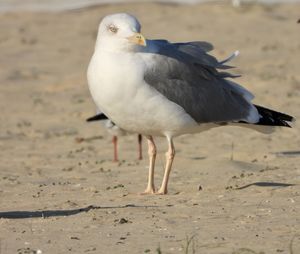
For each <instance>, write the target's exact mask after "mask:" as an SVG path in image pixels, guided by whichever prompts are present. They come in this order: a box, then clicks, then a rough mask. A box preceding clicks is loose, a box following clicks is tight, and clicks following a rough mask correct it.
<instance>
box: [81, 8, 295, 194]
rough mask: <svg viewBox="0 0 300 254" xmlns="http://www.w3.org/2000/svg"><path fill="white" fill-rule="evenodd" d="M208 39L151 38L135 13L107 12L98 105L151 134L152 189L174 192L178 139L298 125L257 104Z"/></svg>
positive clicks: (93, 76)
mask: <svg viewBox="0 0 300 254" xmlns="http://www.w3.org/2000/svg"><path fill="white" fill-rule="evenodd" d="M212 48H213V46H212V45H211V44H210V43H208V42H201V41H200V42H183V43H171V42H169V41H167V40H161V39H159V40H148V39H145V37H144V36H143V35H142V34H141V25H140V23H139V21H138V20H137V19H136V18H135V17H134V16H132V15H129V14H126V13H117V14H112V15H108V16H106V17H104V18H103V19H102V21H101V23H100V25H99V28H98V35H97V40H96V45H95V51H94V54H93V56H92V58H91V61H90V64H89V67H88V71H87V78H88V85H89V89H90V93H91V95H92V98H93V100H94V102H95V104H96V106H97V107H98V108H101V111H102V112H103V113H104V114H105V115H107V116H108V117H109V118H110V119H111V120H112V121H113V122H114V123H115V124H116V125H117V126H119V127H120V128H122V129H123V130H125V131H126V132H133V133H141V134H142V135H144V136H145V137H146V138H147V142H148V154H149V175H148V184H147V187H146V190H145V192H144V194H152V193H155V194H167V193H168V182H169V176H170V172H171V168H172V163H173V160H174V156H175V147H174V143H173V139H174V138H175V137H177V136H179V135H182V134H188V133H199V132H202V131H206V130H208V129H211V128H214V127H218V126H224V125H233V126H242V127H247V128H254V129H255V130H258V131H261V132H268V131H269V128H271V127H274V126H283V127H291V126H290V125H289V123H288V122H290V121H292V120H293V117H292V116H289V115H287V114H284V113H280V112H277V111H275V110H271V109H268V108H266V107H262V106H259V105H255V104H253V103H252V102H251V101H252V99H253V98H254V96H253V95H252V94H251V93H250V92H249V91H248V90H246V89H245V88H243V87H242V86H240V85H239V84H237V83H235V82H233V81H232V78H235V77H236V76H235V75H232V74H230V73H228V72H225V71H224V70H226V69H229V68H231V66H228V65H226V64H225V63H226V62H227V60H225V61H218V60H217V59H216V58H215V57H213V56H211V55H210V54H208V52H209V51H210V50H211V49H212ZM154 136H162V137H165V138H166V140H167V143H168V150H167V152H166V164H165V171H164V176H163V180H162V184H161V187H160V188H159V189H158V190H156V189H155V185H154V167H155V159H156V153H157V152H156V151H157V150H156V146H155V143H154V139H153V137H154Z"/></svg>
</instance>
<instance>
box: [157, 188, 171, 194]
mask: <svg viewBox="0 0 300 254" xmlns="http://www.w3.org/2000/svg"><path fill="white" fill-rule="evenodd" d="M155 194H156V195H166V194H168V190H166V189H159V190H158V191H157V192H156V193H155Z"/></svg>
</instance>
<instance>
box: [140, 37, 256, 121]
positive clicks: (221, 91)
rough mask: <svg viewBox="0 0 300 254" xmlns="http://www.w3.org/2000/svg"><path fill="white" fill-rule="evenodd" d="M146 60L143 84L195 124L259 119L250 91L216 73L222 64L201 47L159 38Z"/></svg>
mask: <svg viewBox="0 0 300 254" xmlns="http://www.w3.org/2000/svg"><path fill="white" fill-rule="evenodd" d="M152 42H153V41H152ZM154 43H155V42H154ZM144 56H146V54H144ZM229 60H230V59H229ZM229 60H228V61H229ZM145 62H146V66H147V67H146V70H145V74H144V80H145V81H146V83H147V84H149V85H150V86H151V87H153V88H154V89H156V90H157V91H159V92H160V93H161V94H163V95H164V96H165V97H166V98H168V99H169V100H170V101H172V102H174V103H176V104H178V105H180V106H181V107H182V108H183V109H184V110H185V111H186V112H187V113H188V114H190V115H191V116H192V117H193V119H195V120H196V121H197V122H198V123H208V122H224V121H240V120H243V121H248V122H255V121H257V120H258V118H259V115H258V113H257V110H256V109H255V107H254V106H253V105H252V103H251V102H250V97H251V96H249V95H250V93H249V92H248V91H247V90H246V89H244V88H241V87H240V86H238V85H234V84H235V83H233V82H231V81H228V80H226V79H225V78H227V77H233V76H232V74H229V73H226V72H218V70H217V68H218V66H220V65H222V63H220V62H218V61H217V60H216V59H215V58H214V57H212V56H210V55H208V54H207V53H206V52H205V51H204V50H203V49H202V48H201V47H199V46H196V45H195V44H190V45H189V44H188V43H183V44H179V43H177V44H171V43H168V42H167V41H159V43H158V45H157V52H156V53H153V54H151V57H150V60H149V58H148V61H147V60H145ZM251 98H252V97H251ZM250 116H251V117H250Z"/></svg>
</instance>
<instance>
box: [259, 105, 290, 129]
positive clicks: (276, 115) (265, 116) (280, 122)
mask: <svg viewBox="0 0 300 254" xmlns="http://www.w3.org/2000/svg"><path fill="white" fill-rule="evenodd" d="M254 106H255V107H256V109H257V110H258V113H259V114H260V115H261V118H260V120H259V122H258V123H257V125H268V126H282V127H288V128H292V126H291V125H290V124H289V123H288V122H293V121H295V118H294V117H292V116H290V115H288V114H285V113H281V112H277V111H275V110H272V109H268V108H265V107H262V106H258V105H254Z"/></svg>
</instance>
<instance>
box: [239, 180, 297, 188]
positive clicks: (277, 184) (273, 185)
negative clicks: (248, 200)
mask: <svg viewBox="0 0 300 254" xmlns="http://www.w3.org/2000/svg"><path fill="white" fill-rule="evenodd" d="M295 185H296V184H293V183H277V182H255V183H250V184H247V185H244V186H241V187H238V188H235V189H236V190H242V189H246V188H248V187H251V186H258V187H289V186H295Z"/></svg>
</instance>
